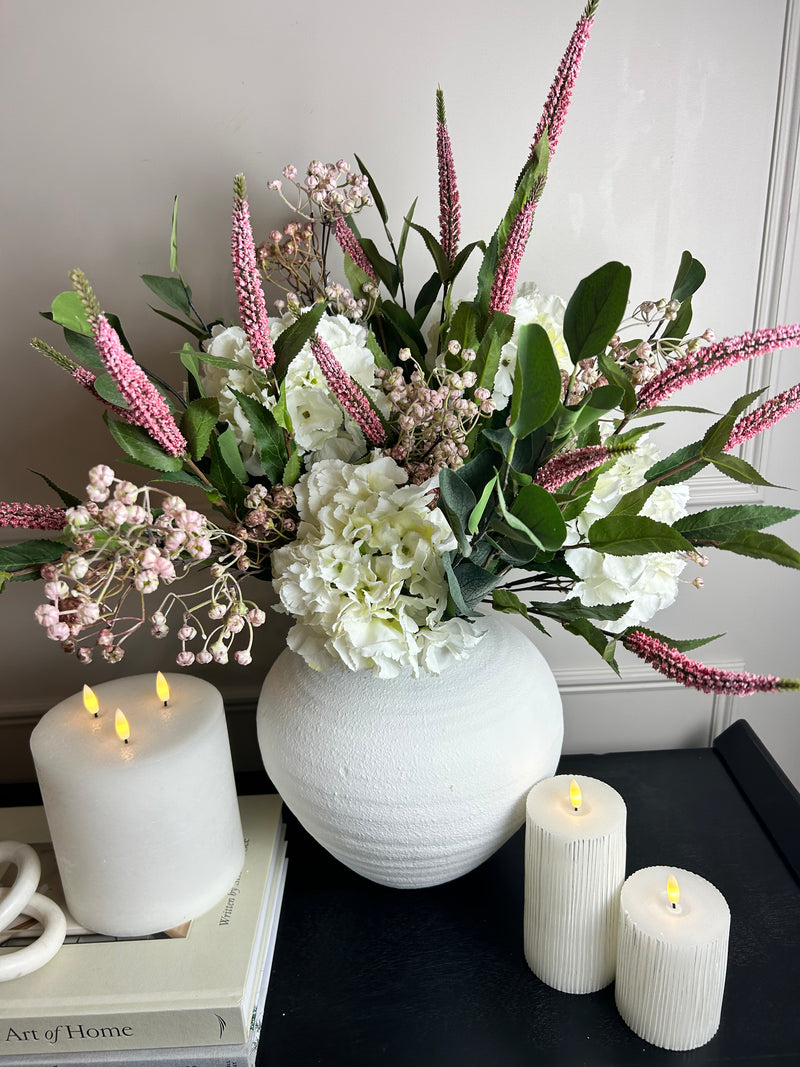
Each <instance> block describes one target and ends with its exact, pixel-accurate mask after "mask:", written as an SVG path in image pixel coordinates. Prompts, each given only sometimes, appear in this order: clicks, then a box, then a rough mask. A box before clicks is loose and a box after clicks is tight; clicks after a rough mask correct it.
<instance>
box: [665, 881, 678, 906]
mask: <svg viewBox="0 0 800 1067" xmlns="http://www.w3.org/2000/svg"><path fill="white" fill-rule="evenodd" d="M667 897H668V899H669V902H670V904H677V903H678V901H679V900H680V899H681V891H680V889H679V888H678V879H677V878H676V877H675V875H674V874H671V875H670V876H669V878H668V879H667Z"/></svg>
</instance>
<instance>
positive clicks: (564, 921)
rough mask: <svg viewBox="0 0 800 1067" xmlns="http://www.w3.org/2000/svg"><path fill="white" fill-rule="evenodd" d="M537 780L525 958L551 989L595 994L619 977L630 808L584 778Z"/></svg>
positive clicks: (531, 806) (529, 811)
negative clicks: (573, 794) (573, 788)
mask: <svg viewBox="0 0 800 1067" xmlns="http://www.w3.org/2000/svg"><path fill="white" fill-rule="evenodd" d="M572 781H573V779H572V777H571V776H570V775H568V774H561V775H558V776H557V777H555V778H546V779H545V780H544V781H542V782H538V783H537V784H536V785H535V786H534V787H533V789H531V791H530V793H529V794H528V800H527V805H526V819H525V958H526V959H527V961H528V966H529V967H530V968H531V970H532V971H533V972H534V974H536V976H537V977H538V978H541V980H542V981H543V982H546V983H547V985H549V986H552V987H553V988H554V989H560V990H561V991H562V992H564V993H593V992H594V991H595V990H597V989H602V988H603V987H604V986H607V985H608V984H609V982H611V981H612V980H613V978H614V971H615V964H616V951H617V928H618V920H619V891H620V887H621V886H622V883H623V881H624V879H625V821H626V815H627V809H626V808H625V802H624V800H623V799H622V797H621V796H620V795H619V793H618V792H617V791H616V790H615V789H612V788H611V786H609V785H606V783H605V782H600V781H598V780H597V779H596V778H587V777H586V776H584V775H581V776H579V777H578V778H577V783H578V785H579V786H580V792H581V798H580V802H579V803H580V806H579V807H577V810H576V804H575V803H574V802H573V800H571V798H570V783H571V782H572Z"/></svg>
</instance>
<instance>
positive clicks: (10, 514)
mask: <svg viewBox="0 0 800 1067" xmlns="http://www.w3.org/2000/svg"><path fill="white" fill-rule="evenodd" d="M66 524H67V519H66V516H65V514H64V512H63V511H62V510H61V509H60V508H51V507H48V506H47V505H46V504H16V503H9V504H4V503H0V526H8V527H15V528H17V529H26V530H63V529H64V527H65V526H66Z"/></svg>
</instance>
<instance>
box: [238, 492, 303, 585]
mask: <svg viewBox="0 0 800 1067" xmlns="http://www.w3.org/2000/svg"><path fill="white" fill-rule="evenodd" d="M244 506H245V507H246V508H247V509H248V510H247V512H246V514H245V516H244V519H243V520H242V522H241V523H240V524H239V525H238V526H236V527H234V529H233V531H232V532H233V535H234V536H235V537H236V538H238V539H239V543H240V545H241V546H243V548H244V552H242V553H241V554H239V559H238V563H237V567H238V568H239V570H249V569H250V568H251V567H257V566H259V565H260V564H261V557H262V554H263V557H264V559H266V556H267V554H268V553H269V552H271V551H272V549H273V548H278V547H279V546H280V545H285V544H286V543H287V542H288V541H293V540H294V537H295V534H296V533H297V523H298V522H299V517H298V514H297V501H296V500H295V495H294V489H292V487H291V486H290V485H280V484H276V485H273V486H272V487H271V488H270V487H267V486H266V485H263V484H261V483H259V484H258V485H254V486H253V488H252V489H251V490H250V492H249V493H248V494H247V496H246V497H245V501H244ZM237 552H238V546H237ZM245 553H247V554H245Z"/></svg>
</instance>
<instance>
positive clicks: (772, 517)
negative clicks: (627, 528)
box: [673, 504, 800, 544]
mask: <svg viewBox="0 0 800 1067" xmlns="http://www.w3.org/2000/svg"><path fill="white" fill-rule="evenodd" d="M795 515H800V511H797V510H796V509H795V508H779V507H772V506H770V505H767V504H738V505H736V506H734V507H725V508H709V509H708V510H706V511H697V512H695V513H694V514H693V515H685V516H684V517H683V518H682V519H678V521H677V522H675V523H673V528H674V529H675V530H677V531H678V532H679V533H682V534H684V535H685V536H686V537H688V538H689V540H690V541H693V542H694V543H695V544H698V543H704V542H706V541H725V540H727V539H728V538H729V537H732V536H733V535H734V534H738V533H741V532H742V531H745V530H763V529H764V528H765V527H766V526H773V525H774V524H775V523H777V522H785V521H786V520H787V519H792V518H794V516H795Z"/></svg>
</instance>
